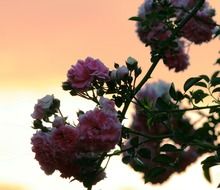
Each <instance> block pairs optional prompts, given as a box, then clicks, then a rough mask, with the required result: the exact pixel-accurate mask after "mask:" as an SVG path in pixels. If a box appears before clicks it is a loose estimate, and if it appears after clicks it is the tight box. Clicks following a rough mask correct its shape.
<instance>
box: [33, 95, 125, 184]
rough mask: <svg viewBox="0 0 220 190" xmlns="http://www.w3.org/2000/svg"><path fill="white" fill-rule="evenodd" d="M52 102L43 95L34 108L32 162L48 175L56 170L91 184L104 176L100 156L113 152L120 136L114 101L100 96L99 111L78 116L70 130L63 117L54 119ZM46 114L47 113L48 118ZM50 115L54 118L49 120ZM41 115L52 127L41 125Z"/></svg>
mask: <svg viewBox="0 0 220 190" xmlns="http://www.w3.org/2000/svg"><path fill="white" fill-rule="evenodd" d="M45 100H47V101H45ZM55 101H56V99H55V98H54V97H53V96H50V95H47V96H45V97H44V98H42V99H40V100H38V103H37V104H36V105H35V110H34V113H33V114H32V117H33V118H34V119H37V120H35V123H34V127H35V128H37V129H40V130H37V132H36V133H35V134H34V135H33V137H32V139H31V143H32V145H33V147H32V150H33V152H35V159H36V160H38V162H39V164H40V166H41V169H42V170H44V172H45V173H46V174H48V175H50V174H52V173H53V172H54V171H55V170H58V171H60V173H61V177H64V178H71V177H74V178H75V179H77V180H79V181H81V182H83V183H84V185H85V186H91V185H94V184H96V183H97V182H98V181H100V180H102V179H103V178H104V177H105V173H104V169H103V168H102V167H101V162H102V159H103V158H102V155H103V154H106V153H107V152H108V151H110V150H111V149H113V148H114V147H115V145H116V144H117V143H118V142H119V140H120V136H121V124H120V122H119V120H118V118H117V112H116V110H115V108H114V102H113V101H111V100H109V99H106V98H103V97H102V98H101V99H100V106H99V108H98V107H97V108H95V109H94V110H91V111H87V112H86V113H81V114H80V115H79V118H78V120H79V123H78V124H77V126H75V127H74V126H72V125H70V124H69V123H67V122H66V118H63V117H60V116H57V114H56V111H57V110H58V109H59V106H58V107H56V109H53V110H50V108H51V107H54V105H53V103H54V102H55ZM36 107H37V108H39V109H36ZM48 111H51V112H50V114H49V115H48V114H47V112H48ZM51 113H52V114H51ZM52 115H54V119H53V121H50V120H49V119H50V118H51V116H52ZM41 116H44V121H46V122H49V123H52V127H46V126H44V125H43V122H42V121H41V119H42V118H43V117H41ZM46 118H47V119H46Z"/></svg>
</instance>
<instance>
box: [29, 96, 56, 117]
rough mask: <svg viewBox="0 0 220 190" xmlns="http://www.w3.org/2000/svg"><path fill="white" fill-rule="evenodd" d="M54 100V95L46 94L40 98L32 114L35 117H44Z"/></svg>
mask: <svg viewBox="0 0 220 190" xmlns="http://www.w3.org/2000/svg"><path fill="white" fill-rule="evenodd" d="M53 100H54V96H53V95H46V96H44V97H43V98H41V99H39V100H38V102H37V104H35V106H34V112H33V113H32V114H31V116H32V118H34V119H43V117H44V116H45V113H46V112H47V111H48V110H49V108H50V107H51V106H52V104H53Z"/></svg>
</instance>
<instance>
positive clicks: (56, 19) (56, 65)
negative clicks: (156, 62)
mask: <svg viewBox="0 0 220 190" xmlns="http://www.w3.org/2000/svg"><path fill="white" fill-rule="evenodd" d="M141 2H142V0H136V1H133V0H120V1H118V0H111V1H102V0H93V1H86V0H80V1H76V0H46V1H45V0H38V1H28V0H20V1H17V0H1V1H0V26H1V30H0V36H1V38H0V44H1V45H0V63H1V70H0V84H1V86H2V87H4V86H6V85H10V86H11V85H15V84H16V86H18V87H21V86H23V87H29V88H30V87H33V86H34V88H36V86H37V87H39V88H40V87H47V86H48V85H51V84H53V85H60V83H61V81H64V80H65V79H66V76H65V75H66V71H67V70H68V68H69V67H70V65H71V64H74V63H75V62H76V60H77V59H84V58H85V57H87V56H92V57H94V58H99V59H101V60H102V61H103V62H104V63H105V64H107V65H108V66H109V67H110V68H112V67H113V63H114V62H118V63H120V64H124V61H125V60H126V58H127V57H128V56H133V57H135V58H136V59H137V60H139V61H140V63H141V65H142V67H143V70H144V71H145V70H146V69H147V68H148V67H149V50H148V49H147V48H145V47H144V45H143V44H142V43H141V42H140V41H139V40H138V38H137V36H136V34H135V23H134V22H132V21H128V18H129V17H131V16H135V15H136V13H137V8H138V7H139V5H140V4H141ZM210 3H211V4H212V5H213V6H215V7H216V8H217V7H220V4H219V2H218V0H212V1H210ZM217 19H218V20H220V19H219V14H218V15H217ZM218 45H219V40H216V41H214V42H212V43H210V44H204V45H202V46H197V47H195V46H192V47H191V48H190V54H191V66H190V67H189V69H188V70H187V71H185V72H183V73H178V74H176V73H174V72H173V71H171V72H169V71H168V69H167V68H166V67H165V66H164V65H163V64H160V66H159V67H158V68H157V69H156V71H155V73H154V74H153V77H154V78H166V80H172V81H177V82H178V83H179V81H180V79H181V80H182V79H186V78H187V77H188V76H190V75H194V74H195V75H198V74H201V73H207V74H209V73H212V72H213V71H214V70H215V69H216V67H213V65H212V63H213V62H214V61H215V59H216V58H217V57H218V50H219V49H218ZM167 76H169V78H167Z"/></svg>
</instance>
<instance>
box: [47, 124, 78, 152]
mask: <svg viewBox="0 0 220 190" xmlns="http://www.w3.org/2000/svg"><path fill="white" fill-rule="evenodd" d="M78 140H79V131H78V129H77V128H75V127H72V126H68V125H63V126H61V127H58V128H54V129H53V130H52V134H51V141H52V143H53V145H54V148H55V150H56V152H59V151H60V152H63V154H65V153H69V152H71V153H73V152H75V151H76V149H77V143H78Z"/></svg>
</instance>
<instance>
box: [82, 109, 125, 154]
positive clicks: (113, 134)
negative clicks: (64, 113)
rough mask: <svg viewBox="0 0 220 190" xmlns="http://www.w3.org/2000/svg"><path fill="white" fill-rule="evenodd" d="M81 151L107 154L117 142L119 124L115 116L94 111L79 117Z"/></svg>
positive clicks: (97, 110) (98, 110)
mask: <svg viewBox="0 0 220 190" xmlns="http://www.w3.org/2000/svg"><path fill="white" fill-rule="evenodd" d="M78 127H79V130H80V145H81V150H83V151H86V152H87V151H89V152H108V151H109V150H111V149H112V148H114V147H115V145H116V144H117V143H118V142H119V139H120V135H121V124H120V122H119V120H118V119H117V117H116V116H115V115H113V114H112V113H111V114H108V113H106V112H105V111H103V110H101V109H98V108H96V109H94V110H92V111H88V112H86V113H85V114H84V115H81V116H80V117H79V126H78Z"/></svg>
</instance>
